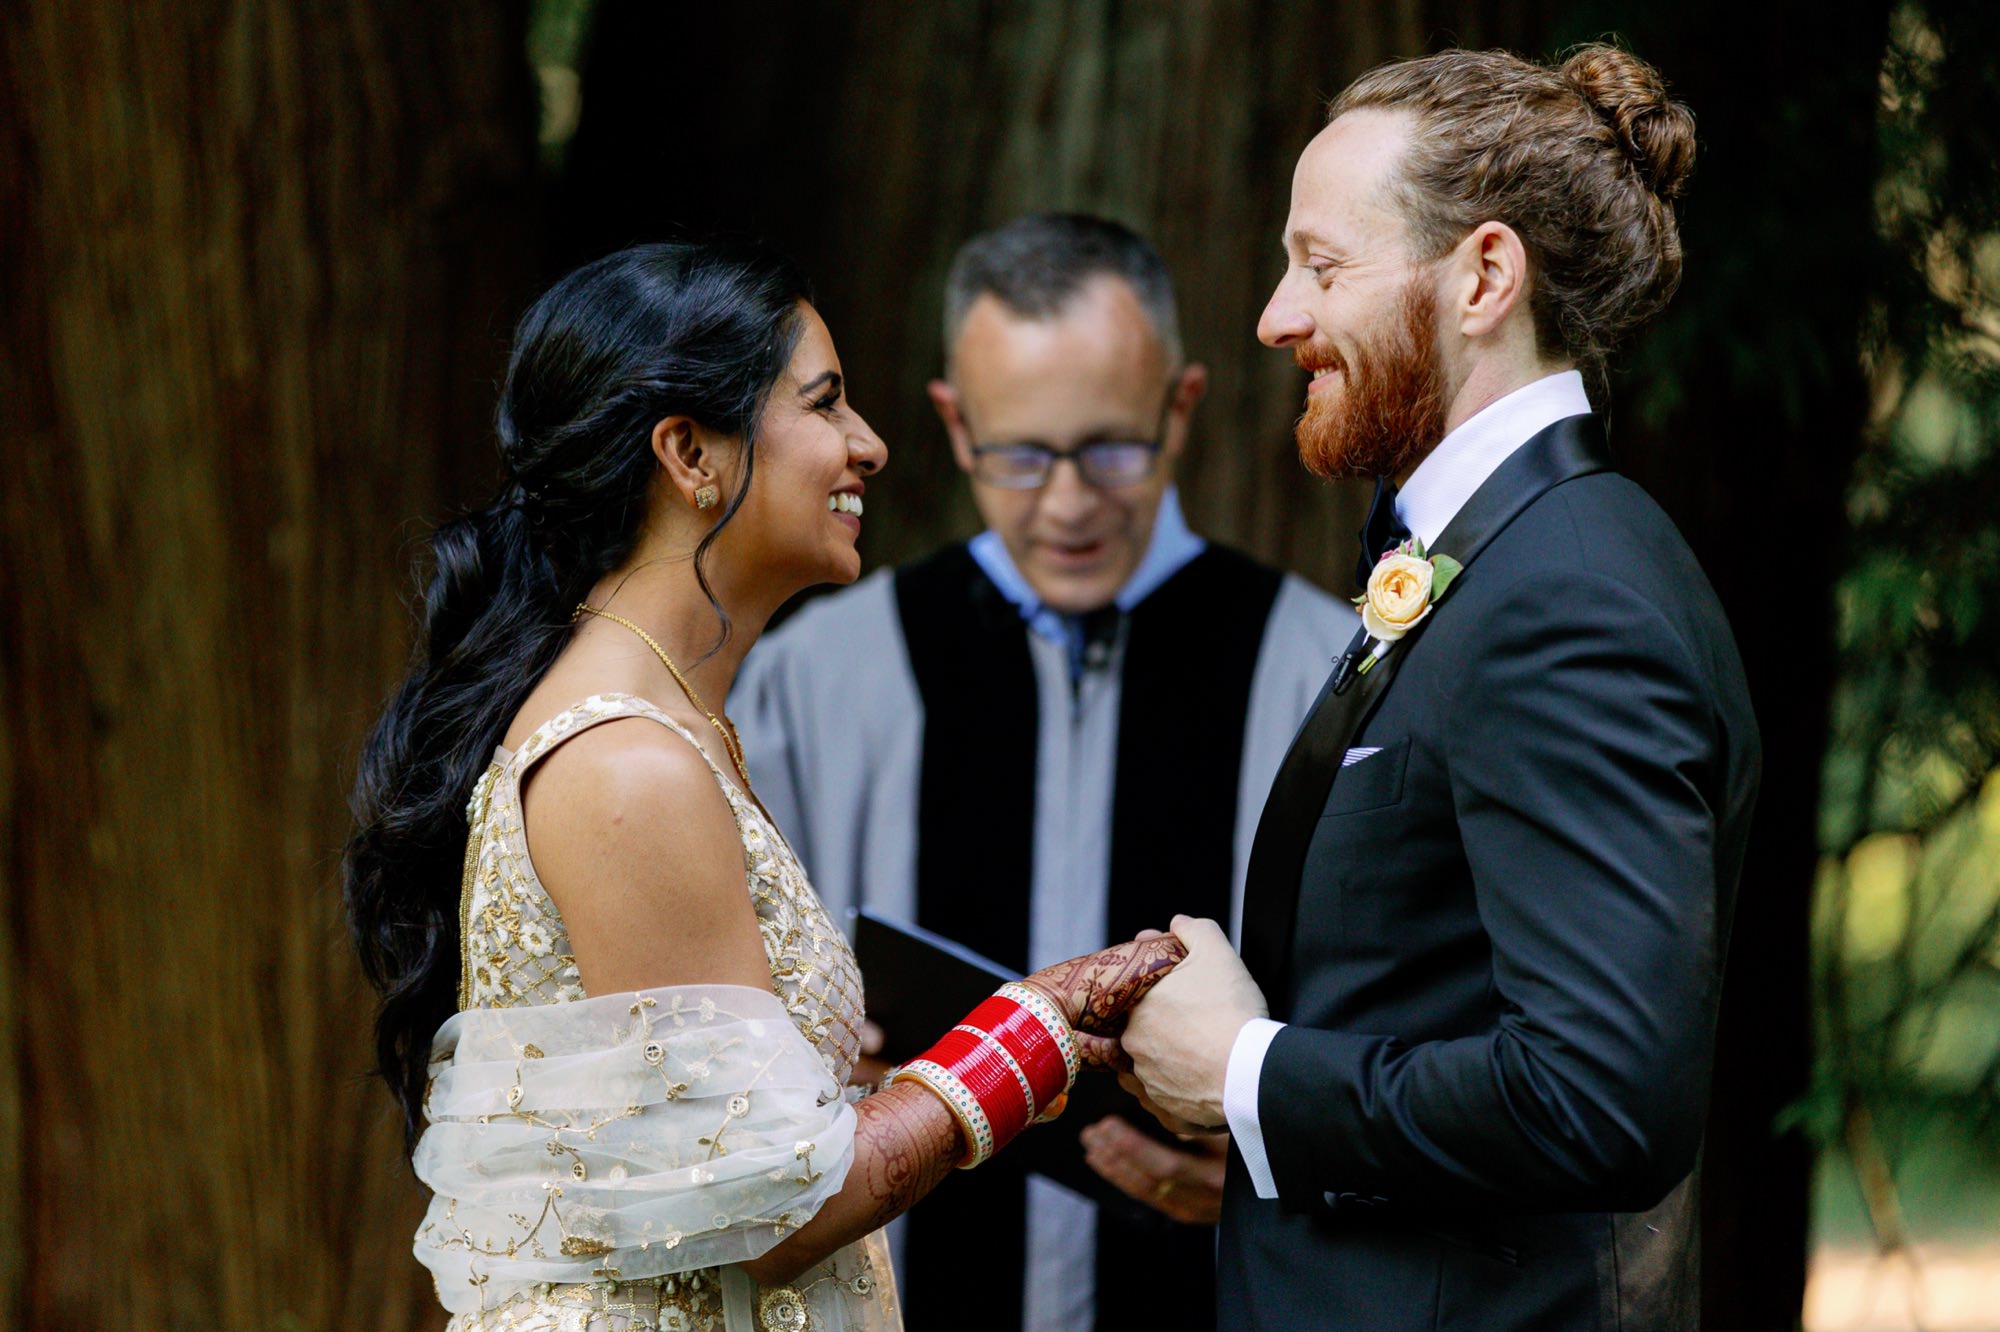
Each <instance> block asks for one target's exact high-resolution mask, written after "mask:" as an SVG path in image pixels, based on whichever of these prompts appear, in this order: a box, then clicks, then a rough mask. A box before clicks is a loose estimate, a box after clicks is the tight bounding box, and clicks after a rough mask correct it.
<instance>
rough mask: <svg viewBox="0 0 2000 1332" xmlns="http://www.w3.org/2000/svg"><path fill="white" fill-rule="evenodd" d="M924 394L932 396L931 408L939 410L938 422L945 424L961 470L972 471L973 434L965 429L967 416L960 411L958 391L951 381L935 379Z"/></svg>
mask: <svg viewBox="0 0 2000 1332" xmlns="http://www.w3.org/2000/svg"><path fill="white" fill-rule="evenodd" d="M924 392H925V393H926V394H928V395H930V400H931V406H932V407H934V408H936V409H937V414H938V420H939V421H942V422H943V423H944V433H945V435H946V437H947V438H949V439H950V440H951V455H952V457H954V458H956V459H958V466H959V470H960V471H963V472H968V473H969V472H971V471H972V432H971V431H970V430H968V429H966V427H965V414H964V413H963V412H962V411H960V410H959V405H958V390H957V389H955V388H953V387H952V386H951V383H950V381H949V380H943V379H933V380H932V381H931V382H930V383H928V384H926V385H924Z"/></svg>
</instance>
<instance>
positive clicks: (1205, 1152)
mask: <svg viewBox="0 0 2000 1332" xmlns="http://www.w3.org/2000/svg"><path fill="white" fill-rule="evenodd" d="M1155 949H1166V950H1170V951H1168V952H1165V953H1161V952H1155V951H1153V950H1155ZM1128 950H1134V951H1135V952H1136V956H1137V957H1141V958H1145V959H1147V960H1148V962H1150V964H1151V965H1149V966H1147V967H1146V968H1145V974H1144V976H1143V979H1142V980H1141V982H1140V983H1138V984H1134V985H1130V986H1123V985H1120V986H1117V987H1115V988H1113V989H1108V990H1107V989H1102V988H1099V989H1097V991H1096V994H1095V996H1094V1000H1093V1001H1092V1002H1081V1003H1080V1002H1079V998H1080V996H1079V995H1077V993H1076V981H1077V978H1078V972H1077V971H1076V970H1075V969H1076V968H1078V967H1079V965H1080V964H1084V963H1091V964H1092V965H1093V966H1095V967H1096V968H1098V969H1099V971H1100V974H1105V973H1107V972H1108V973H1109V974H1113V975H1115V974H1117V970H1118V968H1117V965H1116V964H1114V965H1113V966H1111V967H1109V968H1106V966H1105V964H1106V962H1108V961H1110V960H1112V959H1117V958H1121V957H1123V956H1127V955H1128ZM1167 958H1172V959H1174V960H1173V961H1168V962H1166V966H1162V965H1161V962H1162V961H1164V960H1165V959H1167ZM1168 967H1170V968H1171V969H1170V970H1169V969H1167V968H1168ZM1055 973H1061V974H1055ZM1028 982H1029V983H1030V984H1034V985H1036V987H1037V988H1038V989H1042V990H1044V992H1049V991H1050V990H1051V989H1061V990H1064V991H1067V992H1068V996H1067V997H1066V998H1061V999H1058V1002H1059V1003H1061V1004H1062V1006H1063V1008H1064V1011H1065V1012H1068V1013H1071V1015H1072V1021H1075V1020H1076V1015H1077V1014H1078V1012H1082V1013H1083V1014H1084V1016H1085V1019H1086V1021H1085V1022H1078V1023H1077V1026H1078V1030H1079V1032H1080V1033H1081V1032H1092V1033H1095V1034H1093V1035H1091V1036H1088V1037H1083V1038H1081V1039H1086V1040H1088V1042H1089V1044H1088V1045H1087V1047H1086V1062H1088V1063H1097V1064H1100V1065H1108V1066H1110V1067H1112V1068H1115V1069H1116V1070H1117V1071H1118V1081H1119V1084H1120V1085H1121V1086H1123V1087H1124V1088H1125V1089H1126V1090H1127V1091H1129V1092H1131V1093H1132V1094H1133V1095H1134V1096H1135V1097H1137V1098H1138V1100H1139V1103H1140V1104H1141V1105H1143V1106H1144V1107H1145V1108H1146V1110H1147V1111H1148V1112H1149V1113H1150V1114H1152V1115H1153V1116H1154V1117H1155V1118H1156V1119H1158V1120H1159V1121H1160V1123H1161V1124H1163V1125H1165V1126H1166V1127H1167V1128H1168V1129H1169V1130H1171V1131H1173V1132H1175V1133H1177V1134H1179V1135H1181V1136H1182V1137H1183V1138H1193V1139H1195V1141H1193V1142H1190V1143H1188V1144H1187V1145H1185V1146H1183V1147H1181V1148H1179V1149H1176V1148H1175V1147H1172V1146H1169V1145H1167V1144H1164V1143H1159V1142H1155V1141H1153V1140H1152V1139H1151V1138H1148V1137H1147V1136H1146V1135H1144V1134H1142V1133H1140V1132H1139V1131H1137V1130H1136V1129H1134V1128H1132V1127H1131V1126H1130V1125H1129V1124H1127V1123H1125V1122H1124V1121H1123V1120H1121V1119H1119V1118H1118V1117H1116V1116H1107V1117H1106V1118H1104V1119H1101V1120H1099V1121H1098V1122H1097V1123H1095V1124H1092V1125H1090V1126H1088V1127H1087V1128H1085V1129H1084V1130H1083V1133H1082V1135H1081V1141H1082V1143H1083V1147H1084V1159H1085V1161H1086V1162H1087V1163H1088V1164H1089V1165H1090V1166H1091V1168H1092V1169H1093V1170H1095V1171H1096V1172H1097V1173H1098V1174H1099V1175H1101V1176H1103V1177H1104V1178H1105V1179H1106V1180H1107V1181H1109V1182H1110V1183H1111V1184H1112V1185H1114V1186H1115V1187H1117V1188H1118V1189H1120V1190H1122V1191H1123V1192H1125V1193H1126V1194H1128V1195H1130V1196H1131V1197H1133V1198H1135V1199H1137V1200H1138V1201H1140V1202H1142V1203H1144V1204H1146V1205H1147V1206H1150V1207H1153V1208H1156V1209H1158V1210H1159V1211H1162V1212H1165V1213H1166V1214H1167V1215H1169V1216H1172V1217H1173V1218H1174V1219H1176V1220H1179V1221H1187V1222H1206V1223H1213V1222H1214V1221H1215V1220H1216V1219H1217V1218H1218V1216H1219V1214H1220V1211H1221V1203H1222V1173H1223V1172H1222V1150H1221V1148H1222V1143H1223V1140H1222V1139H1221V1138H1219V1137H1216V1136H1213V1135H1217V1134H1221V1133H1223V1132H1226V1131H1227V1122H1226V1120H1225V1118H1224V1115H1223V1110H1222V1087H1223V1079H1224V1076H1225V1074H1226V1073H1227V1071H1228V1067H1229V1052H1230V1049H1231V1048H1232V1047H1233V1046H1234V1044H1235V1042H1236V1036H1237V1033H1238V1032H1240V1031H1241V1030H1242V1029H1243V1025H1244V1023H1246V1022H1248V1021H1249V1020H1250V1019H1252V1018H1257V1017H1265V1016H1268V1015H1269V1012H1270V1008H1269V1005H1267V1004H1266V1003H1265V1001H1264V995H1263V992H1262V991H1261V990H1259V989H1258V988H1257V983H1256V982H1255V981H1254V980H1252V979H1251V978H1250V973H1249V972H1248V971H1247V970H1246V969H1245V968H1244V966H1243V963H1242V961H1241V960H1240V959H1239V958H1238V957H1237V955H1236V950H1235V949H1234V948H1233V947H1231V946H1230V943H1229V937H1228V935H1226V934H1224V933H1223V931H1222V927H1221V926H1219V925H1217V924H1216V923H1215V922H1214V921H1212V920H1199V919H1196V918H1194V917H1190V916H1176V917H1174V919H1173V926H1172V931H1171V933H1167V934H1163V933H1161V932H1160V931H1158V930H1146V931H1144V932H1143V933H1141V934H1140V935H1139V937H1138V938H1137V939H1136V940H1134V941H1133V942H1132V943H1130V944H1121V945H1119V946H1118V947H1117V948H1113V949H1107V950H1105V952H1103V953H1098V954H1093V955H1092V957H1091V958H1088V959H1081V958H1080V959H1078V960H1077V962H1074V963H1064V964H1062V966H1061V967H1058V968H1051V969H1050V970H1049V972H1038V973H1036V974H1035V975H1034V976H1031V977H1029V978H1028ZM1050 997H1051V998H1057V996H1056V995H1055V994H1053V993H1051V995H1050ZM1121 1019H1122V1030H1120V1026H1121ZM1086 1022H1087V1023H1088V1025H1086ZM1114 1033H1115V1035H1114Z"/></svg>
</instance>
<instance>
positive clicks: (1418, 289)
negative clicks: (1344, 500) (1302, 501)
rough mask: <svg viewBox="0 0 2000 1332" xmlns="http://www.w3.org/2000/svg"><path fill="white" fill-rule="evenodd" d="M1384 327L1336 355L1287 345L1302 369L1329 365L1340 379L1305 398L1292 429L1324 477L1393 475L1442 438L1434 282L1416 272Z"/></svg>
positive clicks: (1310, 464)
mask: <svg viewBox="0 0 2000 1332" xmlns="http://www.w3.org/2000/svg"><path fill="white" fill-rule="evenodd" d="M1397 306H1398V308H1397V311H1396V314H1395V316H1394V318H1393V319H1392V320H1391V322H1390V325H1389V327H1388V329H1387V330H1386V331H1384V332H1383V333H1381V334H1380V335H1378V336H1377V337H1376V338H1375V339H1374V341H1373V342H1372V343H1370V344H1368V345H1366V346H1363V347H1360V348H1358V349H1357V350H1356V351H1355V354H1354V356H1353V358H1352V359H1351V360H1347V359H1343V358H1342V357H1341V356H1340V354H1339V353H1338V352H1336V351H1334V350H1333V349H1332V348H1331V347H1326V346H1321V345H1319V344H1315V343H1307V344H1306V345H1304V346H1301V347H1299V348H1297V349H1296V350H1294V352H1293V353H1292V355H1293V358H1294V359H1295V360H1296V361H1297V362H1298V363H1299V368H1300V369H1302V370H1306V371H1308V372H1312V371H1318V370H1323V369H1325V368H1326V367H1328V366H1333V367H1335V368H1337V369H1338V370H1339V371H1340V372H1341V380H1342V383H1341V384H1340V387H1339V388H1338V389H1337V390H1336V391H1335V392H1332V393H1321V394H1312V395H1309V396H1308V397H1307V398H1306V410H1305V414H1304V415H1302V416H1300V417H1299V423H1298V426H1297V427H1296V428H1295V430H1294V431H1293V434H1294V436H1295V437H1296V438H1297V440H1298V444H1299V460H1300V461H1301V462H1303V463H1305V465H1306V467H1307V468H1308V469H1309V470H1310V471H1312V472H1315V473H1317V474H1318V475H1320V476H1323V477H1326V478H1328V479H1329V480H1334V481H1340V480H1346V479H1348V478H1350V477H1374V476H1398V475H1401V474H1402V473H1403V472H1404V471H1405V470H1406V469H1408V468H1410V467H1413V466H1415V465H1416V464H1417V463H1418V462H1420V461H1421V460H1422V459H1423V457H1424V455H1426V454H1428V453H1429V452H1430V451H1431V450H1432V449H1433V448H1435V447H1437V443H1438V441H1439V440H1441V439H1443V438H1444V433H1445V432H1444V423H1445V382H1444V359H1443V357H1442V356H1440V355H1439V353H1438V343H1437V289H1436V286H1435V285H1434V284H1433V283H1432V282H1431V281H1429V280H1428V279H1427V278H1425V277H1423V276H1418V277H1414V278H1412V279H1411V280H1410V282H1409V284H1408V285H1407V286H1405V287H1404V288H1403V294H1402V296H1401V298H1400V299H1399V300H1398V302H1397Z"/></svg>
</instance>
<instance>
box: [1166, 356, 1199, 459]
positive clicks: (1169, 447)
mask: <svg viewBox="0 0 2000 1332" xmlns="http://www.w3.org/2000/svg"><path fill="white" fill-rule="evenodd" d="M1207 394H1208V367H1207V366H1205V365H1203V364H1202V363H1201V362H1200V361H1190V362H1189V363H1188V364H1187V365H1185V366H1182V367H1181V370H1180V373H1179V374H1177V375H1175V376H1174V383H1173V387H1172V389H1170V390H1169V391H1168V395H1167V419H1166V423H1165V429H1164V431H1163V432H1162V433H1161V436H1160V445H1161V449H1162V451H1163V452H1165V454H1166V455H1167V457H1169V458H1177V457H1179V456H1180V452H1181V450H1182V449H1183V448H1185V447H1186V446H1187V437H1188V424H1189V422H1191V421H1192V420H1193V419H1194V409H1195V408H1196V407H1198V406H1199V405H1200V404H1201V400H1202V398H1204V397H1205V396H1207Z"/></svg>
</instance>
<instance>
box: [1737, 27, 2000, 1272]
mask: <svg viewBox="0 0 2000 1332" xmlns="http://www.w3.org/2000/svg"><path fill="white" fill-rule="evenodd" d="M1995 51H2000V6H1996V5H1993V4H1991V3H1988V2H1986V0H1911V2H1910V3H1905V4H1902V5H1899V6H1898V7H1897V8H1896V10H1895V11H1894V13H1893V17H1892V21H1891V26H1890V42H1889V48H1888V51H1887V53H1886V56H1885V59H1884V62H1883V70H1882V87H1881V91H1882V103H1881V112H1880V134H1881V147H1882V163H1883V166H1882V175H1881V179H1880V181H1879V183H1878V186H1877V189H1876V196H1875V203H1876V214H1877V218H1878V223H1879V228H1880V234H1881V237H1882V240H1883V242H1884V244H1885V247H1886V251H1887V255H1886V258H1887V261H1888V262H1887V263H1886V264H1883V265H1878V266H1877V267H1876V271H1877V272H1878V273H1880V274H1881V280H1880V285H1879V289H1878V293H1877V299H1876V300H1875V301H1874V302H1873V304H1872V308H1871V312H1870V317H1869V321H1868V325H1867V327H1866V329H1865V333H1864V341H1863V347H1862V355H1863V358H1864V363H1865V365H1866V367H1867V371H1868V375H1869V380H1870V389H1871V404H1870V419H1869V427H1868V433H1867V437H1866V440H1865V443H1864V447H1863V451H1862V453H1861V456H1860V459H1859V461H1858V464H1857V466H1856V468H1855V471H1854V475H1853V481H1852V485H1851V487H1850V490H1849V494H1848V517H1849V528H1848V541H1849V546H1848V550H1847V559H1846V570H1845V573H1844V574H1843V576H1842V578H1841V580H1840V582H1839V584H1838V587H1837V589H1836V596H1837V599H1838V601H1837V605H1838V630H1837V634H1838V639H1837V648H1838V653H1839V658H1838V660H1839V669H1838V679H1837V684H1836V688H1835V694H1834V704H1833V718H1832V725H1833V733H1832V736H1831V743H1830V745H1829V750H1828V756H1827V760H1826V768H1825V771H1824V774H1823V788H1822V789H1823V803H1822V811H1821V845H1822V848H1823V850H1824V853H1825V855H1824V859H1823V861H1822V864H1821V873H1820V882H1819V888H1818V894H1817V898H1816V904H1815V910H1814V947H1815V981H1816V987H1817V991H1818V993H1817V996H1816V998H1817V1000H1818V1003H1817V1005H1816V1007H1817V1010H1818V1021H1819V1026H1820V1030H1819V1037H1820V1052H1821V1053H1820V1058H1819V1061H1818V1069H1817V1074H1816V1078H1815V1086H1814V1088H1813V1091H1812V1093H1811V1094H1810V1095H1809V1096H1808V1098H1807V1099H1806V1100H1805V1101H1804V1102H1803V1103H1802V1104H1801V1105H1800V1106H1799V1107H1798V1109H1797V1112H1796V1113H1797V1117H1798V1118H1799V1120H1800V1121H1801V1122H1803V1123H1804V1124H1805V1125H1806V1127H1807V1128H1808V1129H1809V1130H1810V1131H1812V1132H1813V1133H1814V1135H1815V1136H1816V1137H1817V1138H1818V1139H1820V1140H1821V1141H1822V1142H1824V1143H1829V1144H1834V1143H1837V1144H1839V1145H1841V1146H1843V1147H1844V1148H1845V1149H1846V1151H1847V1152H1848V1154H1849V1156H1850V1157H1851V1158H1852V1162H1853V1166H1854V1169H1855V1174H1856V1176H1857V1179H1858V1181H1859V1183H1860V1185H1861V1190H1862V1194H1863V1196H1864V1199H1865V1202H1866V1205H1867V1212H1868V1216H1869V1219H1870V1221H1871V1223H1872V1224H1873V1227H1874V1230H1875V1237H1876V1239H1877V1241H1878V1242H1880V1243H1881V1244H1883V1245H1884V1246H1885V1247H1894V1246H1898V1245H1900V1244H1901V1243H1903V1242H1905V1241H1906V1240H1907V1239H1908V1238H1910V1237H1909V1236H1908V1235H1907V1234H1905V1227H1904V1225H1903V1221H1902V1215H1903V1211H1902V1206H1901V1191H1902V1189H1904V1188H1907V1186H1908V1183H1909V1179H1908V1176H1909V1174H1910V1172H1911V1169H1910V1168H1911V1162H1912V1160H1913V1153H1914V1154H1916V1155H1922V1154H1923V1153H1924V1152H1925V1150H1926V1148H1925V1144H1926V1143H1929V1142H1934V1141H1936V1140H1938V1139H1940V1138H1941V1137H1942V1138H1948V1139H1950V1140H1951V1141H1952V1142H1954V1143H1955V1144H1956V1145H1957V1147H1958V1148H1960V1149H1963V1148H1966V1147H1971V1148H1973V1149H1974V1151H1973V1152H1972V1154H1971V1159H1973V1160H1987V1161H1993V1162H1996V1163H2000V596H1996V587H2000V63H1996V60H1995V56H1994V53H1995ZM1823 276H1824V280H1826V281H1828V282H1839V281H1843V280H1847V279H1848V278H1849V277H1850V275H1848V274H1843V273H1841V272H1838V271H1833V272H1828V273H1826V274H1824V275H1823ZM1771 760H1772V766H1773V767H1774V768H1776V769H1777V771H1774V772H1773V773H1772V774H1771V778H1772V779H1774V780H1780V781H1782V780H1785V774H1784V773H1783V771H1782V764H1783V755H1772V756H1771ZM1994 1174H1995V1176H1997V1177H2000V1164H1996V1166H1995V1170H1994ZM1959 1183H1960V1186H1961V1187H1963V1188H1964V1189H1965V1190H1966V1191H1967V1195H1968V1202H1967V1205H1968V1206H1973V1205H1979V1204H1977V1203H1975V1202H1974V1201H1973V1199H1975V1198H1981V1197H1983V1198H1985V1199H1987V1200H1988V1201H1990V1200H1991V1199H1992V1198H1993V1197H1995V1196H1996V1195H1995V1194H1994V1193H1993V1192H1992V1191H1991V1190H1992V1189H1993V1187H1994V1181H1993V1180H1992V1179H1989V1180H1987V1181H1984V1187H1982V1186H1981V1183H1980V1182H1979V1181H1975V1180H1970V1179H1966V1180H1961V1181H1960V1182H1959Z"/></svg>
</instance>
